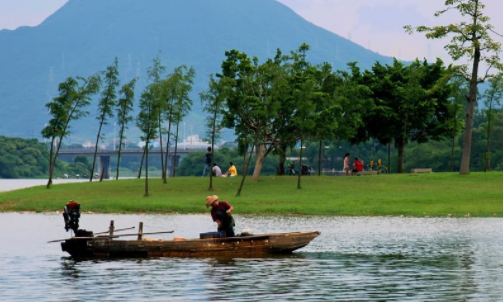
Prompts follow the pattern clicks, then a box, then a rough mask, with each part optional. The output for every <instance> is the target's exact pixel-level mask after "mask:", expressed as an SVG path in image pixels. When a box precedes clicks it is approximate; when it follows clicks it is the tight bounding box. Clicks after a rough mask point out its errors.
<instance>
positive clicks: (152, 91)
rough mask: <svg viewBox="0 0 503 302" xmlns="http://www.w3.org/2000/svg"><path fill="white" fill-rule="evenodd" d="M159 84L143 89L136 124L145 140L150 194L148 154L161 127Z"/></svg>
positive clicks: (146, 170)
mask: <svg viewBox="0 0 503 302" xmlns="http://www.w3.org/2000/svg"><path fill="white" fill-rule="evenodd" d="M156 89H158V86H157V85H155V84H150V85H149V86H147V88H146V89H145V90H144V91H143V93H142V95H141V98H140V113H139V114H138V117H137V118H136V126H137V127H138V128H139V129H140V131H141V132H142V135H141V139H142V140H143V141H144V142H145V148H144V153H145V156H144V158H145V194H144V196H148V195H149V188H148V154H149V149H150V141H152V140H154V139H156V138H157V129H158V128H159V114H158V110H159V107H158V106H156V95H157V93H158V92H157V91H156Z"/></svg>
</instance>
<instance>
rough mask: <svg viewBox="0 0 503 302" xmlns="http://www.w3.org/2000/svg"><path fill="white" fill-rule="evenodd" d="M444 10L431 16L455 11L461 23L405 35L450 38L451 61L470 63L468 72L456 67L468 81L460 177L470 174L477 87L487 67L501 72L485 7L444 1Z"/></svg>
mask: <svg viewBox="0 0 503 302" xmlns="http://www.w3.org/2000/svg"><path fill="white" fill-rule="evenodd" d="M445 6H446V8H445V9H444V10H441V11H438V12H436V13H435V16H437V17H438V16H441V15H443V14H444V13H446V12H448V11H453V10H454V11H458V12H459V14H460V15H461V17H463V18H464V19H465V20H463V21H461V22H459V23H452V24H448V25H445V26H434V27H428V26H419V27H417V28H412V26H410V25H407V26H405V30H406V31H407V32H408V33H413V32H414V31H417V32H419V33H425V35H426V37H427V38H428V39H442V38H445V37H447V36H452V38H451V41H450V43H448V44H447V45H445V49H446V50H447V52H448V53H449V55H450V56H451V57H452V59H453V60H454V61H458V60H460V59H462V58H466V59H468V60H469V61H470V62H471V70H469V67H468V65H467V64H462V65H460V66H459V69H458V70H459V72H460V73H461V74H462V75H463V76H464V77H465V78H466V79H467V81H469V83H470V88H469V94H468V95H467V96H466V100H467V102H468V106H467V109H466V122H465V130H464V135H463V155H462V158H461V164H460V168H459V173H460V174H468V173H469V172H470V158H471V149H472V128H473V116H474V111H475V104H476V103H477V85H478V84H479V83H482V82H484V81H485V80H486V78H487V77H488V76H489V72H490V69H491V68H494V67H495V68H497V69H499V70H503V65H502V64H501V62H500V58H499V54H500V52H501V44H500V43H499V42H497V41H495V40H494V39H493V38H492V37H491V34H493V33H495V31H494V27H493V26H492V25H491V24H490V23H489V21H490V19H489V17H487V16H486V15H484V13H483V10H484V8H485V5H484V4H483V3H482V1H481V0H446V1H445ZM481 63H485V64H487V66H488V67H487V71H486V72H485V74H484V76H483V77H482V78H479V68H480V64H481Z"/></svg>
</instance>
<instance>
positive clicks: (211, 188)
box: [208, 110, 217, 191]
mask: <svg viewBox="0 0 503 302" xmlns="http://www.w3.org/2000/svg"><path fill="white" fill-rule="evenodd" d="M216 128H217V111H216V110H215V112H214V113H213V127H212V129H211V163H210V187H209V188H208V191H211V190H213V163H214V162H215V157H214V154H215V132H216Z"/></svg>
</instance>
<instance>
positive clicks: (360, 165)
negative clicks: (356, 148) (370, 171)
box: [353, 157, 363, 173]
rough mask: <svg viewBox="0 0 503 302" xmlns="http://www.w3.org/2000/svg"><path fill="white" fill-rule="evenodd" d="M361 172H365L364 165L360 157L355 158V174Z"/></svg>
mask: <svg viewBox="0 0 503 302" xmlns="http://www.w3.org/2000/svg"><path fill="white" fill-rule="evenodd" d="M361 171H363V163H362V162H361V161H360V160H359V159H358V157H355V161H354V163H353V173H358V172H361Z"/></svg>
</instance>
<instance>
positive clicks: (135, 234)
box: [47, 231, 175, 243]
mask: <svg viewBox="0 0 503 302" xmlns="http://www.w3.org/2000/svg"><path fill="white" fill-rule="evenodd" d="M174 232H175V231H164V232H151V233H142V234H141V235H154V234H171V233H174ZM138 235H140V233H132V234H122V235H113V236H97V237H72V238H67V239H58V240H51V241H48V242H47V243H53V242H61V241H66V240H83V239H87V240H96V239H107V238H118V237H125V236H138Z"/></svg>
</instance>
